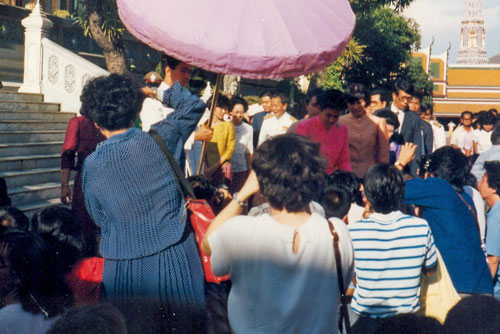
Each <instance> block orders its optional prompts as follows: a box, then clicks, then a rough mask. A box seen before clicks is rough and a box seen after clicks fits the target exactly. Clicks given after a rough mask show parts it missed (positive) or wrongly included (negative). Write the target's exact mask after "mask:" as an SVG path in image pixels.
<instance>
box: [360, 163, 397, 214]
mask: <svg viewBox="0 0 500 334" xmlns="http://www.w3.org/2000/svg"><path fill="white" fill-rule="evenodd" d="M404 189H405V183H404V179H403V174H402V173H401V172H400V171H399V170H398V169H397V168H396V167H394V166H389V165H387V164H376V165H373V166H371V167H370V168H369V169H368V171H367V172H366V175H365V178H364V192H365V196H366V199H367V200H368V202H369V203H370V205H371V206H372V208H373V210H374V211H375V212H377V213H383V214H387V213H391V212H393V211H396V210H399V208H400V205H401V203H402V200H403V194H404Z"/></svg>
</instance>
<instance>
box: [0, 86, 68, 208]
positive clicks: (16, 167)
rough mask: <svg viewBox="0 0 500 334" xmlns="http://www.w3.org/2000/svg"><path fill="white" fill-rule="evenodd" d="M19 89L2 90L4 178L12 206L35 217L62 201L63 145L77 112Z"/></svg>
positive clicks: (1, 165)
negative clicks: (67, 129)
mask: <svg viewBox="0 0 500 334" xmlns="http://www.w3.org/2000/svg"><path fill="white" fill-rule="evenodd" d="M17 89H18V87H15V86H4V88H2V89H0V177H3V178H4V179H5V180H6V182H7V187H8V193H9V196H10V198H11V200H12V205H13V206H16V207H18V208H19V209H21V210H23V211H24V212H25V213H26V214H27V215H28V216H31V215H32V214H33V213H34V212H35V211H36V210H38V209H40V208H42V207H44V206H47V205H53V204H59V203H60V200H59V195H60V156H61V147H62V143H63V141H64V136H65V132H66V127H67V124H68V121H69V119H70V118H71V117H73V116H75V114H74V113H66V112H61V111H60V106H59V104H55V103H44V102H43V96H42V95H38V94H20V93H17Z"/></svg>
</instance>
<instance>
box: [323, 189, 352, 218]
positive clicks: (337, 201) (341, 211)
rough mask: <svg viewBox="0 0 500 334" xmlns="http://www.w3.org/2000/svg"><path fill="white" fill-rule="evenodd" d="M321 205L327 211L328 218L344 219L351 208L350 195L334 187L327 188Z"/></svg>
mask: <svg viewBox="0 0 500 334" xmlns="http://www.w3.org/2000/svg"><path fill="white" fill-rule="evenodd" d="M319 203H320V204H321V206H322V207H323V208H324V209H325V214H326V216H327V217H336V218H339V219H343V218H344V217H345V215H347V213H348V212H349V209H350V208H351V198H350V197H349V193H348V192H347V191H345V190H344V189H341V188H339V187H337V186H334V185H331V186H326V187H325V190H323V194H322V196H321V200H320V202H319Z"/></svg>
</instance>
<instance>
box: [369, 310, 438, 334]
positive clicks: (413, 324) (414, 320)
mask: <svg viewBox="0 0 500 334" xmlns="http://www.w3.org/2000/svg"><path fill="white" fill-rule="evenodd" d="M441 329H442V326H441V324H440V323H439V321H437V320H436V319H434V318H430V317H425V316H422V315H418V314H415V313H401V314H398V315H395V316H392V317H388V318H383V319H382V323H381V326H380V327H379V328H378V329H377V330H376V331H375V333H374V334H440V333H441Z"/></svg>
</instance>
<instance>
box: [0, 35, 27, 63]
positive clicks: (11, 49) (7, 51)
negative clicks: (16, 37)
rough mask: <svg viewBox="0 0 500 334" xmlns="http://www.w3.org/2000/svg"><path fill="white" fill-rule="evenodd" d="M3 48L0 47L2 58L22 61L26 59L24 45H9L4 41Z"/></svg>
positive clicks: (0, 56)
mask: <svg viewBox="0 0 500 334" xmlns="http://www.w3.org/2000/svg"><path fill="white" fill-rule="evenodd" d="M2 46H3V47H0V58H2V59H16V60H21V61H22V60H23V59H24V44H17V43H9V42H7V41H5V40H4V41H2Z"/></svg>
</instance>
